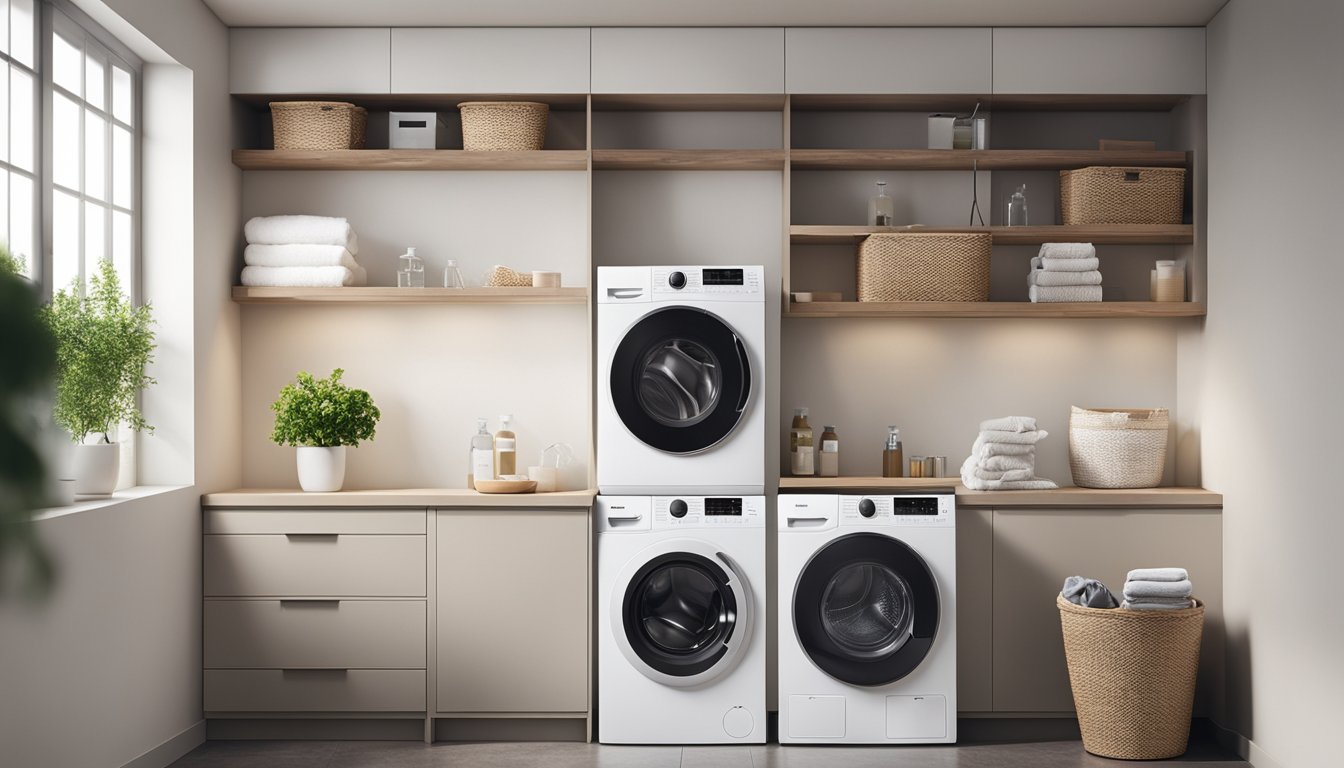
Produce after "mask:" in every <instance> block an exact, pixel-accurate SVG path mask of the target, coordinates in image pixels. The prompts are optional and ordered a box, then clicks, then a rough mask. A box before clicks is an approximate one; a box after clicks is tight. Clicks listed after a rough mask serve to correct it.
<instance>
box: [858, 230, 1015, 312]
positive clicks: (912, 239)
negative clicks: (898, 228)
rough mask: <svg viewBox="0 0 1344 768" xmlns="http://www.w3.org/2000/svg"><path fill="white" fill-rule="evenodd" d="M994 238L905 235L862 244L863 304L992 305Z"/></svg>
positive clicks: (879, 237) (885, 236)
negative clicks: (886, 302)
mask: <svg viewBox="0 0 1344 768" xmlns="http://www.w3.org/2000/svg"><path fill="white" fill-rule="evenodd" d="M992 246H993V238H992V237H991V236H990V235H981V234H970V235H958V234H945V233H935V232H902V233H896V234H880V235H870V236H868V237H867V238H865V239H864V240H863V242H861V243H859V256H858V266H857V274H858V291H857V292H858V297H859V301H988V300H989V254H990V251H991V249H992Z"/></svg>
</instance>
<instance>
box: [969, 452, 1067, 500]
mask: <svg viewBox="0 0 1344 768" xmlns="http://www.w3.org/2000/svg"><path fill="white" fill-rule="evenodd" d="M975 470H976V465H975V457H974V456H970V457H967V459H966V461H965V462H964V463H963V464H962V465H961V484H962V485H964V486H966V487H967V488H970V489H971V490H973V491H1042V490H1048V489H1050V488H1058V487H1059V486H1058V485H1056V484H1055V483H1054V481H1052V480H1046V479H1045V478H1041V477H1034V476H1028V477H1026V478H1022V479H1012V480H1008V479H1003V480H986V479H985V478H982V477H978V476H977V475H976V471H975ZM1014 477H1016V476H1014Z"/></svg>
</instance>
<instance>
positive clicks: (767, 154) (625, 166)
mask: <svg viewBox="0 0 1344 768" xmlns="http://www.w3.org/2000/svg"><path fill="white" fill-rule="evenodd" d="M783 169H784V150H782V149H595V150H593V170H595V171H780V170H783Z"/></svg>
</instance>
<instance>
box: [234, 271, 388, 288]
mask: <svg viewBox="0 0 1344 768" xmlns="http://www.w3.org/2000/svg"><path fill="white" fill-rule="evenodd" d="M365 279H366V273H365V272H364V269H363V268H357V269H347V268H345V267H243V274H242V281H243V285H252V286H272V287H281V288H339V287H341V286H346V285H363V284H364V281H365Z"/></svg>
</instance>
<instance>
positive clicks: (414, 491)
mask: <svg viewBox="0 0 1344 768" xmlns="http://www.w3.org/2000/svg"><path fill="white" fill-rule="evenodd" d="M596 495H597V491H594V490H586V491H556V492H555V493H480V492H478V491H472V490H467V489H466V488H395V489H390V490H382V491H337V492H335V493H305V492H303V491H299V490H294V489H292V488H240V489H238V490H233V491H224V492H221V493H207V494H204V495H202V496H201V506H202V507H327V508H330V507H437V508H441V509H450V508H453V507H459V508H467V507H471V508H480V507H514V508H528V509H542V508H557V509H559V508H575V507H579V508H586V507H591V506H593V497H595V496H596Z"/></svg>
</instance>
